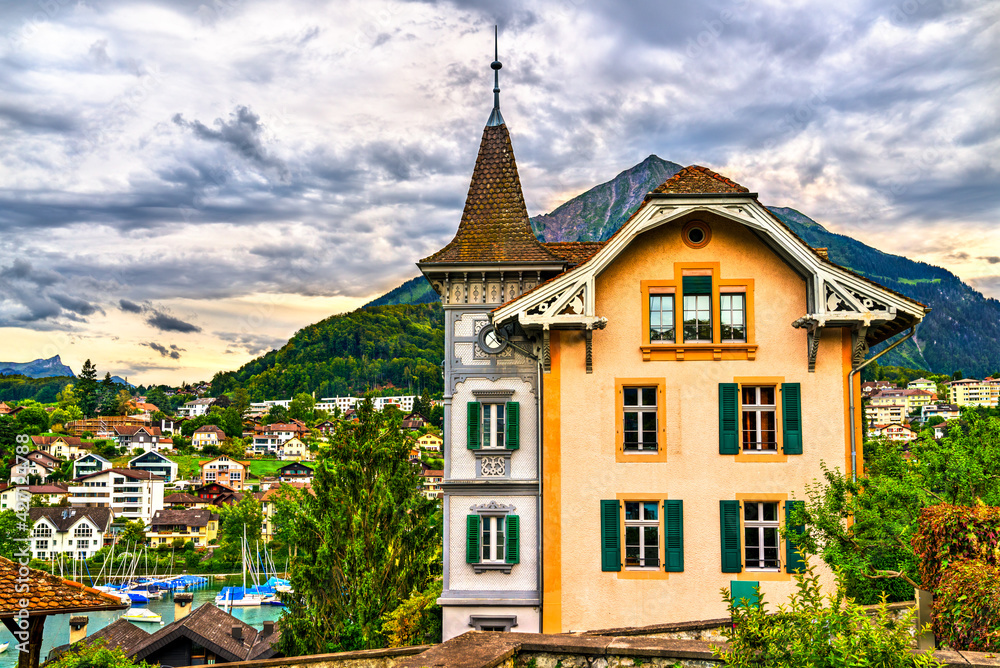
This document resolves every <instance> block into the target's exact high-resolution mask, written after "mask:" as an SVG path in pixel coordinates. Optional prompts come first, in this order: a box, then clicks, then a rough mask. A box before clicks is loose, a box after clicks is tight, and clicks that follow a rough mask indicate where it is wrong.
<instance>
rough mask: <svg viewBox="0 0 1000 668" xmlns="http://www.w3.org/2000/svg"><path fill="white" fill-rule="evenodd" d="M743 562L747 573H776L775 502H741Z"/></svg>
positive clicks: (776, 511) (778, 563)
mask: <svg viewBox="0 0 1000 668" xmlns="http://www.w3.org/2000/svg"><path fill="white" fill-rule="evenodd" d="M743 542H744V546H745V547H744V548H743V550H744V561H745V565H746V569H747V570H748V571H776V570H779V569H780V568H781V561H780V560H779V559H778V554H779V553H778V504H777V502H762V503H761V502H753V501H744V502H743Z"/></svg>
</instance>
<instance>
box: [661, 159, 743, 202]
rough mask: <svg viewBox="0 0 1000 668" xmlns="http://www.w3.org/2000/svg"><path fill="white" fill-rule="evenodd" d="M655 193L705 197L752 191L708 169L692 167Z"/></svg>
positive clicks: (680, 172)
mask: <svg viewBox="0 0 1000 668" xmlns="http://www.w3.org/2000/svg"><path fill="white" fill-rule="evenodd" d="M653 192H654V193H674V194H685V195H691V194H699V195H703V194H708V193H749V192H750V191H749V190H748V189H746V188H744V187H743V186H741V185H740V184H738V183H736V182H735V181H732V180H730V179H728V178H726V177H725V176H723V175H721V174H719V173H717V172H713V171H712V170H711V169H708V168H707V167H702V166H701V165H690V166H688V167H685V168H684V169H682V170H681V171H679V172H677V173H676V174H674V175H673V176H671V177H670V178H669V179H667V180H666V181H664V182H663V183H661V184H660V185H659V186H658V187H657V188H656V190H654V191H653Z"/></svg>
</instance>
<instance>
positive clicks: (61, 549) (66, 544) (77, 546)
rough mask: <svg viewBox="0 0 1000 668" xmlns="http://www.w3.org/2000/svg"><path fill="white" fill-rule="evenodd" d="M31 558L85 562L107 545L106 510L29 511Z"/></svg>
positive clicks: (108, 525) (108, 522)
mask: <svg viewBox="0 0 1000 668" xmlns="http://www.w3.org/2000/svg"><path fill="white" fill-rule="evenodd" d="M28 512H29V518H30V522H31V536H30V539H31V556H32V557H33V558H35V559H52V558H55V557H58V556H59V555H63V554H64V555H66V556H68V557H70V558H73V559H89V558H90V557H91V556H93V554H94V553H95V552H97V551H98V550H100V549H101V548H102V547H104V545H105V544H108V543H110V542H111V521H112V520H113V519H114V513H113V512H112V511H111V509H110V508H73V507H55V508H31V509H30V510H29V511H28Z"/></svg>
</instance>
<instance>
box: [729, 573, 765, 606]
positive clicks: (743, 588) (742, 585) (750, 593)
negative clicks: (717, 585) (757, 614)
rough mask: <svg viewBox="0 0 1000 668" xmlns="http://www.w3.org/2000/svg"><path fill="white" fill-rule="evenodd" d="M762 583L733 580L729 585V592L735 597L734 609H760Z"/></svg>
mask: <svg viewBox="0 0 1000 668" xmlns="http://www.w3.org/2000/svg"><path fill="white" fill-rule="evenodd" d="M759 591H760V582H751V581H749V580H733V581H732V582H730V583H729V592H730V594H732V597H733V607H734V608H741V607H753V608H757V607H760V595H759V594H758V593H757V592H759Z"/></svg>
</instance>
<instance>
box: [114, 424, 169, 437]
mask: <svg viewBox="0 0 1000 668" xmlns="http://www.w3.org/2000/svg"><path fill="white" fill-rule="evenodd" d="M140 431H144V432H146V433H147V434H149V435H150V436H159V435H160V428H159V427H145V426H142V425H122V426H116V427H115V433H116V434H118V435H119V436H135V435H136V434H138V433H139V432H140Z"/></svg>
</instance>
